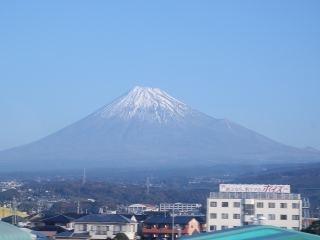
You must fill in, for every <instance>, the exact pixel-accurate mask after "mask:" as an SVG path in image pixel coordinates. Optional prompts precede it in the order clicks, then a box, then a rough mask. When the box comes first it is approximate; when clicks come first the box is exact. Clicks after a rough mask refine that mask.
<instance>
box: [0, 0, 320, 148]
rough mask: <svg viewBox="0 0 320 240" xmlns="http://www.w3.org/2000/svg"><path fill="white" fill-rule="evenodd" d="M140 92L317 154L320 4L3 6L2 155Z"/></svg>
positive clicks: (0, 23) (51, 3)
mask: <svg viewBox="0 0 320 240" xmlns="http://www.w3.org/2000/svg"><path fill="white" fill-rule="evenodd" d="M134 86H148V87H158V88H161V89H162V90H164V91H166V92H167V93H168V94H170V95H172V96H173V97H175V98H177V99H178V100H180V101H182V102H184V103H186V104H188V105H190V106H192V107H194V108H196V109H198V110H200V111H202V112H204V113H206V114H208V115H211V116H213V117H216V118H228V119H230V120H232V121H234V122H236V123H238V124H240V125H243V126H245V127H247V128H249V129H252V130H254V131H257V132H259V133H261V134H263V135H265V136H267V137H270V138H272V139H274V140H276V141H279V142H281V143H285V144H288V145H291V146H295V147H306V146H311V147H314V148H317V149H320V1H319V0H313V1H312V0H307V1H294V0H290V1H278V0H276V1H270V0H267V1H255V0H254V1H238V0H237V1H214V0H210V1H186V0H184V1H163V0H162V1H1V2H0V114H1V118H0V150H3V149H7V148H10V147H15V146H18V145H21V144H26V143H30V142H32V141H35V140H37V139H40V138H42V137H44V136H46V135H48V134H51V133H53V132H55V131H57V130H59V129H61V128H63V127H65V126H67V125H69V124H71V123H74V122H75V121H77V120H80V119H81V118H83V117H85V116H87V115H89V114H90V113H92V112H94V111H96V110H97V109H98V108H100V107H102V106H104V105H105V104H107V103H109V102H111V101H113V100H114V99H115V98H117V97H119V96H120V95H122V94H124V93H125V92H127V91H128V90H130V89H131V88H133V87H134Z"/></svg>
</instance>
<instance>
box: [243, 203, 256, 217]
mask: <svg viewBox="0 0 320 240" xmlns="http://www.w3.org/2000/svg"><path fill="white" fill-rule="evenodd" d="M243 213H244V215H254V204H243Z"/></svg>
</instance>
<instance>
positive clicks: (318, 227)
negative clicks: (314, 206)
mask: <svg viewBox="0 0 320 240" xmlns="http://www.w3.org/2000/svg"><path fill="white" fill-rule="evenodd" d="M301 231H302V232H306V233H311V234H316V235H320V220H317V221H313V222H312V224H311V225H310V226H309V227H307V228H306V229H302V230H301Z"/></svg>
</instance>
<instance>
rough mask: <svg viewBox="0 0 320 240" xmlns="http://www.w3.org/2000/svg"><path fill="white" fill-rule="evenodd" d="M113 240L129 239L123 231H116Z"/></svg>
mask: <svg viewBox="0 0 320 240" xmlns="http://www.w3.org/2000/svg"><path fill="white" fill-rule="evenodd" d="M113 240H129V238H128V236H127V235H126V234H124V233H118V234H117V235H116V236H115V237H114V239H113Z"/></svg>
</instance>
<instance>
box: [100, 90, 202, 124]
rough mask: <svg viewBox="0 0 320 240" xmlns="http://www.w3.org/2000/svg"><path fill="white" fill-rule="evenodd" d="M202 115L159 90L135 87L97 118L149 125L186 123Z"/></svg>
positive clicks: (102, 110) (107, 107)
mask: <svg viewBox="0 0 320 240" xmlns="http://www.w3.org/2000/svg"><path fill="white" fill-rule="evenodd" d="M200 114H201V113H200V112H199V111H197V110H195V109H193V108H191V107H189V106H187V105H186V104H184V103H182V102H180V101H178V100H177V99H175V98H173V97H171V96H170V95H168V94H167V93H165V92H164V91H162V90H161V89H159V88H149V87H138V86H137V87H135V88H134V89H132V90H131V91H129V92H128V93H127V94H125V95H123V96H121V97H120V98H118V99H117V100H115V101H114V102H112V103H110V104H109V105H107V106H106V107H104V108H102V109H101V110H99V111H98V112H97V113H96V114H95V116H100V117H102V118H112V117H114V116H117V117H120V118H123V119H124V120H130V119H135V120H138V121H146V122H149V123H161V124H164V123H177V122H184V119H185V117H187V116H197V115H200Z"/></svg>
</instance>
